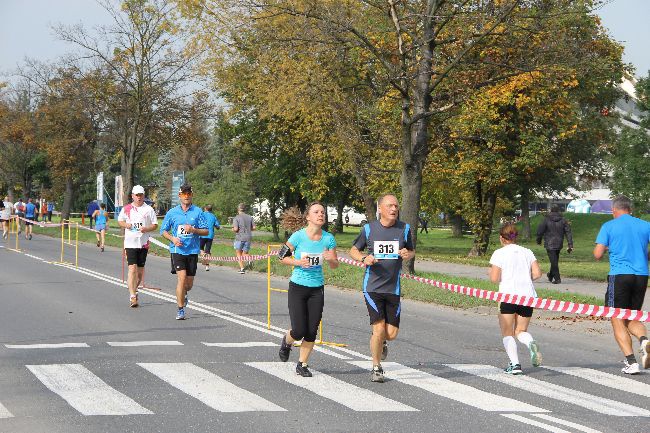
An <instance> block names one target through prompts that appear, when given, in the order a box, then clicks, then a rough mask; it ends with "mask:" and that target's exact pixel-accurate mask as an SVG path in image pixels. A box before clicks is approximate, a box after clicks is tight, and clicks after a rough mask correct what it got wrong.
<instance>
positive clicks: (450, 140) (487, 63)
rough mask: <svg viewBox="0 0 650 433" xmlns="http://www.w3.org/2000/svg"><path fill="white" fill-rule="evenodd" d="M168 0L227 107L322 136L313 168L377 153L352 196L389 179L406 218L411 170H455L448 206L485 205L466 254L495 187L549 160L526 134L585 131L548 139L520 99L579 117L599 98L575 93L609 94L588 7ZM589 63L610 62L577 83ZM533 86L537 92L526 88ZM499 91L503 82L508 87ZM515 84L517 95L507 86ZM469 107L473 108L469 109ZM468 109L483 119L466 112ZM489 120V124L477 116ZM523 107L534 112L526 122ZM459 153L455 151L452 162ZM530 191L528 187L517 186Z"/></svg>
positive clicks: (486, 218) (485, 224)
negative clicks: (178, 10) (247, 108)
mask: <svg viewBox="0 0 650 433" xmlns="http://www.w3.org/2000/svg"><path fill="white" fill-rule="evenodd" d="M180 4H181V5H182V7H183V8H184V13H185V16H186V17H187V18H188V19H193V20H194V22H195V23H196V25H198V26H199V27H200V28H201V31H200V32H198V34H197V39H198V40H199V41H200V42H197V44H203V45H202V46H204V47H208V50H209V51H208V52H209V55H208V57H207V63H206V65H207V66H206V68H207V69H210V72H211V73H212V75H213V76H214V78H215V82H216V83H217V87H219V86H222V87H224V88H226V89H235V90H236V92H235V95H234V96H235V97H234V98H231V99H230V100H231V101H235V103H237V101H246V102H247V103H248V104H249V105H253V106H255V108H256V109H257V110H258V112H260V113H263V114H262V115H264V113H270V115H273V116H277V117H279V118H280V119H283V120H285V121H290V122H289V123H290V124H291V125H299V131H300V134H301V136H302V137H307V139H308V140H309V141H310V142H311V143H312V144H314V147H315V148H319V147H320V146H319V144H320V143H327V144H328V145H327V152H326V153H325V152H319V153H316V154H311V156H312V158H311V159H310V161H313V162H314V164H317V163H318V161H319V160H323V159H326V157H327V156H330V155H336V154H337V152H339V154H340V155H344V157H343V159H344V160H345V164H342V165H341V166H340V167H341V168H343V167H347V168H348V169H347V170H346V171H347V172H348V173H351V174H356V173H357V172H363V171H362V169H361V167H363V165H364V163H365V164H368V159H367V158H365V156H366V155H369V156H370V158H372V157H377V156H379V157H378V158H375V159H374V160H372V159H371V161H372V162H371V165H372V170H371V171H370V175H369V176H366V177H365V178H363V177H360V176H355V179H356V180H357V187H358V188H359V189H360V191H361V193H362V195H364V194H365V195H366V196H372V193H370V192H368V193H366V191H364V190H367V191H371V190H370V189H369V188H367V184H365V183H364V181H368V179H370V180H379V181H378V182H377V184H378V185H380V186H381V188H391V187H395V186H398V187H399V189H401V194H400V195H401V199H402V213H401V217H402V219H404V220H405V221H406V222H408V223H410V224H412V225H413V226H416V225H417V216H418V212H419V210H420V206H421V203H420V200H421V197H422V195H423V194H422V184H423V178H424V175H425V174H424V170H425V167H427V169H428V170H433V171H435V172H438V173H442V172H447V173H454V174H459V173H461V172H464V173H465V174H466V177H465V180H463V181H461V180H457V181H456V182H455V185H456V188H450V189H449V191H455V192H456V191H457V192H458V193H457V194H454V198H455V199H456V200H459V199H460V200H462V202H463V203H462V205H461V208H462V209H464V210H465V211H466V212H471V211H472V209H474V208H475V206H476V205H479V209H482V208H483V206H484V205H485V209H486V212H482V211H481V212H479V213H478V215H477V216H475V215H472V214H471V213H470V214H468V215H467V216H466V218H467V219H468V220H469V221H470V222H472V226H473V228H474V229H475V231H477V239H478V240H477V243H476V245H475V248H474V249H473V253H474V254H483V253H484V252H485V247H486V245H485V237H486V233H488V232H489V230H490V229H491V219H492V212H491V211H490V209H494V206H495V205H496V200H497V198H498V196H499V192H500V191H506V190H514V189H515V188H514V186H515V185H518V184H521V182H522V180H526V179H538V177H539V176H538V174H539V172H546V171H547V168H548V164H546V165H543V166H542V168H540V170H537V167H536V164H538V163H539V162H540V161H542V160H543V159H544V158H543V156H545V154H544V152H545V151H546V150H548V152H550V153H551V154H553V156H551V157H550V159H555V158H556V157H557V155H558V154H557V152H556V153H553V152H554V151H553V150H552V146H551V147H550V148H549V149H546V150H545V149H544V148H543V147H544V146H542V145H541V144H540V140H541V141H546V142H549V143H555V142H556V141H557V140H558V138H560V139H563V140H564V141H562V142H563V143H568V139H569V136H573V137H577V136H578V135H579V134H580V133H581V132H582V131H581V130H580V128H581V127H586V128H588V127H589V126H588V125H587V123H586V122H580V124H579V125H578V124H577V123H575V122H574V124H575V129H574V130H573V133H571V131H569V130H568V129H566V130H565V128H564V127H563V126H562V125H558V128H557V130H558V132H557V134H560V133H562V134H564V135H563V136H559V135H556V134H555V132H554V131H548V130H546V129H545V127H546V125H544V115H545V114H542V113H541V111H543V110H537V111H536V110H533V109H532V107H533V105H534V104H535V103H539V104H550V105H553V104H557V107H555V108H552V109H551V110H548V113H546V115H549V114H552V112H553V111H554V110H560V111H561V109H562V108H563V106H562V104H565V105H566V106H568V107H570V109H571V110H572V111H571V112H572V113H573V114H575V116H582V117H589V118H592V117H593V116H592V115H591V112H590V110H592V109H593V108H602V106H606V105H608V104H610V100H609V99H605V100H602V101H600V102H598V103H596V104H592V106H591V107H588V106H586V105H585V104H584V101H585V100H587V99H588V96H589V95H587V93H588V91H590V90H592V89H593V88H595V87H597V86H604V87H605V88H606V89H611V88H612V87H613V85H614V84H615V82H616V76H617V75H618V76H620V73H621V71H622V65H621V62H620V49H619V48H618V46H617V45H616V44H614V43H612V42H611V41H610V40H609V39H608V38H607V37H606V35H605V34H604V29H602V28H601V27H600V26H599V24H598V20H597V18H596V17H595V16H594V15H593V14H592V11H593V8H594V7H596V6H597V4H598V2H597V1H590V0H584V1H577V2H576V1H556V2H542V1H540V2H535V1H534V2H524V1H517V0H510V1H506V0H504V1H494V2H483V1H443V0H438V1H436V0H429V1H422V2H420V1H417V2H416V1H401V2H396V1H390V0H389V1H379V0H377V1H351V2H345V3H342V2H338V1H300V2H295V1H284V0H267V1H261V2H260V1H255V2H248V1H237V2H233V1H228V0H204V1H189V0H188V1H180ZM602 44H604V45H606V47H605V48H603V47H601V45H602ZM608 44H609V45H608ZM599 50H601V51H603V50H604V51H606V53H602V52H600V51H599ZM617 50H618V51H617ZM608 53H609V54H610V55H611V56H610V57H609V58H608V57H607V54H608ZM617 55H618V58H616V56H617ZM590 62H592V63H593V64H596V63H599V62H603V64H602V68H606V67H611V68H612V70H611V74H609V75H608V76H607V77H604V76H603V75H602V74H600V75H598V76H596V77H594V78H593V79H592V81H591V83H587V81H588V80H587V79H585V80H583V81H580V80H579V79H578V78H582V77H578V75H579V74H576V73H575V71H576V70H579V69H580V68H585V71H586V72H591V71H592V70H595V69H598V68H596V67H594V65H593V64H590ZM571 74H573V75H574V77H573V78H571ZM531 77H533V78H535V77H537V78H535V79H533V80H531ZM527 81H528V82H527ZM543 82H545V83H549V84H543V85H542V84H541V83H543ZM574 82H577V84H576V86H582V87H586V88H588V89H590V90H588V91H585V92H584V93H583V95H582V101H577V100H576V99H572V98H575V97H576V94H577V92H569V93H567V94H566V96H563V95H562V92H563V91H565V92H566V91H567V88H566V84H563V83H569V84H571V83H574ZM538 84H540V89H538V90H539V92H538V93H537V94H536V96H535V95H532V94H533V93H535V92H536V91H537V90H536V89H534V87H535V86H537V85H538ZM509 86H510V87H512V86H514V87H513V89H512V90H508V89H509ZM549 86H551V87H549ZM553 86H554V88H555V89H556V90H553V89H552V87H553ZM563 86H564V87H563ZM531 87H532V88H531ZM520 91H521V92H522V94H521V95H515V94H514V92H520ZM526 92H529V93H531V96H530V97H529V98H531V99H530V102H529V103H528V104H527V105H526V107H525V108H526V110H528V111H529V112H528V113H527V114H526V119H525V120H524V122H525V123H526V125H527V126H526V127H524V130H523V131H518V129H520V128H521V127H522V125H516V124H517V123H518V122H519V119H520V117H521V116H520V114H519V113H518V110H519V109H520V107H521V102H522V101H523V99H524V96H525V93H526ZM546 92H550V93H551V94H547V93H546ZM554 92H555V93H554ZM499 93H503V95H502V97H499V96H498V94H499ZM225 94H226V95H227V97H228V96H232V95H233V94H232V92H231V93H229V92H228V91H227V92H225ZM553 94H555V95H557V96H558V99H557V100H554V99H553ZM592 96H594V99H595V98H596V96H598V95H596V94H593V95H592ZM490 98H492V99H494V98H496V99H495V100H493V101H490ZM535 98H537V99H535ZM562 98H564V99H565V100H566V101H563V100H562ZM511 100H516V101H518V103H519V106H518V105H517V103H515V104H513V103H512V102H511ZM486 103H487V104H488V105H485V104H486ZM597 105H600V106H598V107H597ZM477 107H478V108H480V112H479V113H475V114H476V115H471V111H472V110H473V108H477ZM508 107H510V108H508ZM513 107H514V108H515V110H514V111H513V110H512V108H513ZM508 110H510V111H508ZM567 110H568V109H567ZM565 111H566V110H565ZM481 114H482V115H484V116H487V118H485V119H480V118H478V116H480V115H481ZM495 114H496V115H497V117H500V116H503V118H496V119H495V118H493V117H491V116H494V115H495ZM556 114H557V113H556ZM560 114H562V115H563V114H564V111H562V113H560ZM537 115H541V117H540V119H539V123H540V124H541V125H542V126H541V127H539V128H537V127H536V126H535V123H536V122H537V120H535V119H534V117H535V116H537ZM575 116H574V117H575ZM461 119H462V120H461ZM359 120H360V121H359ZM556 120H559V119H556ZM464 122H465V123H467V124H466V125H461V124H462V123H464ZM509 122H510V123H513V124H510V125H509V124H508V123H509ZM490 123H491V124H490ZM572 125H573V124H572ZM526 128H528V129H526ZM569 129H571V128H569ZM344 131H346V132H347V138H348V140H346V139H345V138H344V137H346V136H345V135H344V134H343V132H344ZM438 134H440V135H438ZM537 135H540V136H543V138H542V139H540V138H539V137H537ZM323 138H325V140H323ZM349 138H352V139H351V140H349ZM461 143H462V144H461ZM526 143H527V144H528V145H527V146H523V144H526ZM459 146H461V147H463V149H462V150H460V151H458V147H459ZM536 147H537V149H536ZM346 152H347V153H346ZM548 152H547V153H546V156H548ZM504 153H505V154H508V153H510V154H513V155H514V156H513V157H510V160H514V162H509V163H508V164H503V165H500V164H501V159H500V156H499V155H500V154H501V155H503V154H504ZM359 155H364V157H359ZM430 155H435V157H436V158H430ZM459 155H464V156H465V157H466V159H464V160H463V161H458V160H456V159H455V158H456V157H458V156H459ZM522 156H523V157H522ZM585 156H586V155H585ZM588 156H591V155H588ZM515 157H517V158H515ZM439 158H446V159H443V160H439ZM524 159H525V160H526V162H525V163H524V162H523V160H524ZM557 160H558V161H561V162H563V163H567V162H570V163H572V164H567V165H566V166H565V168H566V170H572V169H573V170H579V169H580V168H581V163H582V161H576V160H575V159H571V158H557ZM452 161H456V163H454V162H452ZM463 162H466V164H467V165H463ZM459 164H460V165H459ZM486 164H495V166H494V167H492V166H489V167H490V168H492V169H493V171H494V172H495V173H499V172H503V174H504V176H501V177H498V179H497V180H494V179H493V178H494V176H490V181H489V182H486V179H485V177H486V175H485V174H484V173H483V171H484V170H485V168H482V167H484V166H485V165H486ZM554 167H556V166H554ZM511 169H514V171H510V170H511ZM506 172H507V173H506ZM344 173H345V171H344ZM506 174H507V175H506ZM435 184H437V185H442V184H440V183H435ZM549 184H550V183H549V182H547V183H545V184H544V185H539V187H540V188H541V187H546V186H548V185H549ZM535 187H538V185H535V184H532V183H531V184H530V185H529V186H528V187H527V190H528V191H530V190H532V189H534V188H535ZM373 192H376V191H373ZM521 192H522V191H519V193H521ZM509 194H510V195H512V192H510V193H509ZM364 198H365V197H364ZM367 211H368V209H367ZM464 216H465V215H464ZM411 268H412V264H411Z"/></svg>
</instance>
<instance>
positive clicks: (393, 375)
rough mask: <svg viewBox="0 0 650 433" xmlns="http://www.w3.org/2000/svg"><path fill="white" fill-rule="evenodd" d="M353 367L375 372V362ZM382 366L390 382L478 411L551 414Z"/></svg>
mask: <svg viewBox="0 0 650 433" xmlns="http://www.w3.org/2000/svg"><path fill="white" fill-rule="evenodd" d="M349 363H350V364H353V365H356V366H357V367H361V368H363V369H365V370H368V371H370V369H371V368H372V361H349ZM381 365H382V367H383V368H384V372H385V373H386V377H387V378H388V379H392V380H395V381H397V382H401V383H404V384H406V385H411V386H415V387H416V388H420V389H423V390H425V391H428V392H430V393H432V394H435V395H439V396H441V397H445V398H448V399H451V400H454V401H457V402H459V403H463V404H466V405H468V406H472V407H475V408H478V409H482V410H486V411H489V412H548V411H547V410H545V409H541V408H539V407H535V406H532V405H530V404H528V403H524V402H520V401H517V400H515V399H512V398H508V397H502V396H500V395H496V394H492V393H489V392H485V391H482V390H480V389H477V388H474V387H472V386H469V385H465V384H463V383H458V382H454V381H452V380H449V379H445V378H442V377H438V376H434V375H432V374H429V373H425V372H423V371H420V370H416V369H414V368H410V367H406V366H404V365H401V364H398V363H396V362H385V363H382V364H381Z"/></svg>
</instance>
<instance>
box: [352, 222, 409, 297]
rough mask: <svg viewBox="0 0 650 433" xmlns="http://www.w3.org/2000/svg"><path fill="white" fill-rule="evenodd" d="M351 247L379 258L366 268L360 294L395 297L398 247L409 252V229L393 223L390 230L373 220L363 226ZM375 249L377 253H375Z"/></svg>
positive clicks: (397, 281)
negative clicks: (379, 294)
mask: <svg viewBox="0 0 650 433" xmlns="http://www.w3.org/2000/svg"><path fill="white" fill-rule="evenodd" d="M352 245H354V246H355V247H356V248H357V249H358V250H359V251H362V252H363V251H364V250H366V249H367V251H368V254H372V255H374V256H375V258H377V259H379V261H378V262H377V263H375V264H374V265H372V266H367V267H366V275H365V277H364V279H363V291H364V292H376V293H389V294H394V295H399V294H400V292H401V290H400V271H401V269H402V257H400V256H399V255H398V252H399V250H401V249H402V248H406V249H407V250H410V251H412V250H413V239H412V238H411V228H410V226H409V225H408V224H406V223H404V222H402V221H397V222H395V224H393V225H392V226H391V227H384V226H383V225H382V224H381V223H380V222H379V221H373V222H371V223H369V224H366V225H365V226H363V228H362V229H361V233H359V236H358V237H357V238H356V239H355V241H354V243H353V244H352ZM376 247H377V248H378V249H381V251H379V250H377V251H375V248H376ZM381 257H384V258H381Z"/></svg>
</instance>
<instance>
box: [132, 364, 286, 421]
mask: <svg viewBox="0 0 650 433" xmlns="http://www.w3.org/2000/svg"><path fill="white" fill-rule="evenodd" d="M138 365H139V366H140V367H142V368H144V369H145V370H147V371H149V372H151V373H152V374H154V375H156V376H158V377H159V378H160V379H162V380H164V381H165V382H167V383H169V384H170V385H172V386H173V387H175V388H178V389H179V390H181V391H183V392H184V393H186V394H188V395H190V396H192V397H194V398H196V399H197V400H199V401H201V402H203V403H204V404H206V405H207V406H209V407H211V408H213V409H215V410H218V411H219V412H251V411H266V412H284V411H286V409H284V408H282V407H280V406H278V405H276V404H274V403H271V402H270V401H268V400H265V399H263V398H262V397H260V396H258V395H256V394H253V393H252V392H249V391H246V390H245V389H242V388H239V387H238V386H236V385H234V384H232V383H230V382H228V381H227V380H225V379H222V378H221V377H219V376H217V375H216V374H214V373H212V372H210V371H208V370H204V369H202V368H200V367H197V366H196V365H194V364H190V363H169V364H167V363H165V364H162V363H139V364H138Z"/></svg>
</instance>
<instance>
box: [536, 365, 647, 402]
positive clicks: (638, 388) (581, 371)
mask: <svg viewBox="0 0 650 433" xmlns="http://www.w3.org/2000/svg"><path fill="white" fill-rule="evenodd" d="M544 368H547V369H549V370H553V371H557V372H559V373H563V374H569V375H571V376H575V377H579V378H580V379H584V380H588V381H589V382H592V383H597V384H598V385H603V386H606V387H608V388H613V389H618V390H621V391H625V392H631V393H632V394H638V395H642V396H644V397H650V385H646V384H645V383H643V382H639V381H636V380H634V379H630V378H627V377H624V376H622V375H620V374H619V375H614V374H610V373H605V372H604V371H598V370H594V369H591V368H581V367H549V366H545V367H544Z"/></svg>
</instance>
